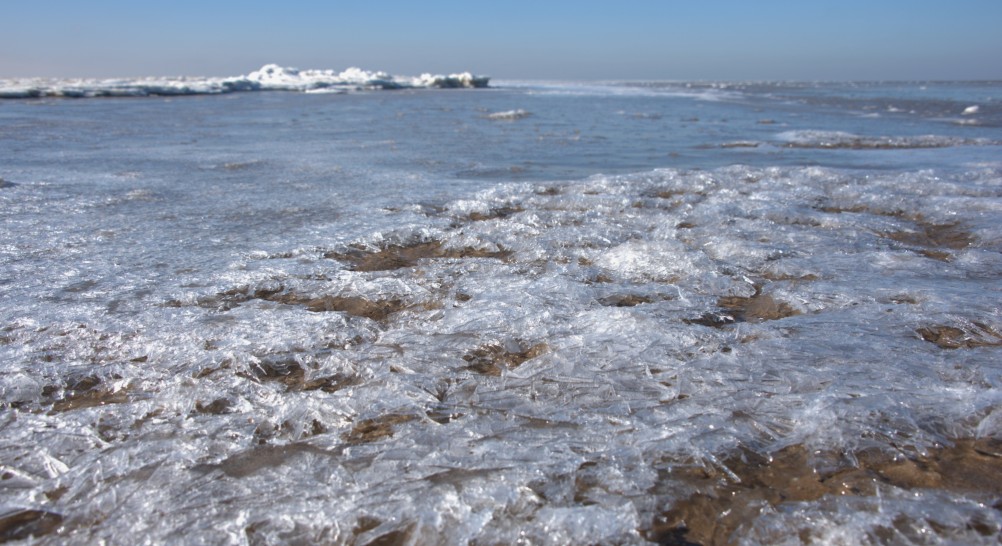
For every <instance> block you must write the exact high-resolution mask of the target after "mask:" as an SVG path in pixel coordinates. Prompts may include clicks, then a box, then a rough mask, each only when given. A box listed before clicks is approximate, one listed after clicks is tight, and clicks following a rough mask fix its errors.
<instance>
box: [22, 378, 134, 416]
mask: <svg viewBox="0 0 1002 546" xmlns="http://www.w3.org/2000/svg"><path fill="white" fill-rule="evenodd" d="M42 396H43V399H49V400H52V407H51V409H50V413H62V412H65V411H73V410H78V409H84V408H92V407H96V406H105V405H109V404H122V403H125V402H128V401H129V394H128V392H127V390H126V389H119V388H116V387H115V386H113V385H108V384H107V383H106V382H105V381H104V380H103V379H101V378H99V377H97V376H94V375H89V376H86V377H83V378H78V379H74V380H72V381H70V382H69V384H67V385H66V387H65V388H63V387H61V386H58V385H48V386H45V387H43V388H42Z"/></svg>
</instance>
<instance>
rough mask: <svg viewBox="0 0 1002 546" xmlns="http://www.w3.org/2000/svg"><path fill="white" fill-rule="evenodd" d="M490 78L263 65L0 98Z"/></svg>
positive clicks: (0, 86) (89, 82) (336, 88)
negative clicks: (234, 72)
mask: <svg viewBox="0 0 1002 546" xmlns="http://www.w3.org/2000/svg"><path fill="white" fill-rule="evenodd" d="M489 80H490V78H489V77H487V76H475V75H473V74H471V73H469V72H464V73H460V74H450V75H447V76H446V75H435V74H422V75H420V76H416V77H409V76H392V75H390V74H387V73H385V72H370V71H367V70H362V69H360V68H349V69H347V70H344V71H342V72H338V71H336V70H299V69H296V68H289V67H283V66H279V65H276V64H268V65H265V66H263V67H261V68H260V69H258V70H255V71H254V72H251V73H250V74H246V75H243V76H236V77H222V78H220V77H204V78H201V77H156V78H122V79H47V78H22V79H7V80H0V98H5V99H23V98H41V97H75V98H80V97H143V96H154V95H204V94H221V93H235V92H246V91H304V92H347V91H351V90H357V89H413V88H478V87H487V85H488V83H489Z"/></svg>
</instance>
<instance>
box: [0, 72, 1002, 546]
mask: <svg viewBox="0 0 1002 546" xmlns="http://www.w3.org/2000/svg"><path fill="white" fill-rule="evenodd" d="M266 68H267V67H266ZM279 72H280V71H279ZM275 73H276V69H274V68H273V69H272V72H271V74H272V75H274V74H275ZM283 74H286V75H288V74H292V75H293V76H296V75H298V74H299V73H297V72H294V71H291V72H290V71H287V72H283ZM313 75H315V74H313ZM321 75H323V74H321ZM327 76H329V77H331V78H333V77H334V76H336V74H334V73H328V74H327ZM384 76H385V75H383V76H379V78H382V79H381V80H380V81H385V80H387V78H386V77H384ZM338 77H341V76H338ZM368 77H369V78H370V80H365V79H364V78H362V77H358V78H356V80H358V81H356V80H352V82H354V83H352V84H351V85H348V84H343V85H342V84H341V83H339V84H338V85H334V84H331V83H329V82H328V83H327V84H324V85H322V86H318V85H313V84H311V85H310V86H303V85H298V86H297V85H293V84H291V83H289V82H288V81H287V80H282V82H284V83H283V84H282V86H279V87H280V88H281V89H284V91H270V92H266V91H267V90H268V89H270V88H268V87H267V86H260V85H258V86H257V87H255V86H253V85H243V84H241V85H230V87H226V86H225V85H222V84H219V85H216V84H214V85H215V86H213V85H208V86H206V85H202V84H203V83H204V82H201V83H198V82H196V83H198V85H194V84H191V85H188V86H187V87H183V88H182V89H181V91H177V87H176V86H175V87H173V88H171V89H174V91H173V92H167V91H169V90H167V91H165V89H166V88H165V87H164V86H163V84H162V82H161V83H160V84H158V85H159V86H160V87H150V86H149V85H147V86H146V87H143V86H141V85H136V84H135V82H126V83H127V84H128V85H125V87H124V88H126V89H127V90H130V91H129V92H128V93H124V92H115V93H112V92H101V91H100V90H101V89H107V88H108V84H107V83H100V82H98V83H95V82H90V83H87V82H84V83H80V82H75V83H73V89H75V90H76V91H74V92H69V93H67V92H58V90H59V89H63V88H65V87H66V86H67V85H68V84H66V83H65V82H62V83H60V82H54V83H53V82H48V83H46V84H45V85H42V84H40V83H39V82H27V83H26V82H6V83H5V85H6V87H3V86H0V87H3V88H4V89H5V90H6V94H5V95H4V96H8V97H23V98H26V99H25V100H7V101H2V102H0V179H2V182H0V219H2V229H0V299H2V302H3V304H2V306H0V397H2V400H0V402H2V409H0V431H2V434H0V471H2V480H0V489H2V490H3V495H2V499H0V512H3V514H4V515H2V516H0V521H2V522H3V525H2V529H0V533H3V535H2V536H3V537H4V538H6V539H24V538H28V537H29V536H36V537H38V539H39V540H40V541H41V542H42V543H67V542H69V543H96V542H102V541H103V542H110V543H135V542H141V541H148V542H157V543H163V542H166V543H190V542H199V543H202V542H204V543H212V544H243V543H253V544H260V543H290V542H301V543H358V544H365V543H370V542H378V541H389V542H398V543H415V544H426V543H466V542H475V543H478V544H495V543H498V544H500V543H526V544H565V543H644V542H646V541H654V540H664V536H665V535H663V534H662V535H658V530H657V528H658V522H662V521H668V520H667V519H666V518H669V516H670V515H671V514H672V513H673V512H672V510H673V509H676V510H677V507H678V506H680V505H681V504H682V503H685V502H691V501H692V500H693V499H694V498H697V497H698V496H699V495H705V496H707V497H708V498H709V497H714V496H719V495H722V494H725V493H722V492H733V491H734V490H735V489H734V488H736V487H749V488H751V489H754V484H753V483H749V480H748V478H747V477H745V478H744V481H743V482H742V475H740V474H741V473H740V471H738V470H736V468H732V467H733V466H734V465H733V464H732V463H729V462H728V461H734V460H737V459H735V458H736V457H737V458H738V459H740V460H744V461H748V460H749V457H762V458H765V460H767V461H768V460H773V459H770V458H772V457H779V455H777V454H781V453H789V452H790V450H792V449H798V450H803V451H804V452H805V453H808V454H809V455H810V456H809V457H808V462H807V463H806V467H807V468H808V474H810V473H812V472H813V473H818V472H826V471H827V470H826V469H829V470H830V468H832V467H833V465H834V466H835V467H838V468H843V469H852V468H856V467H859V466H860V465H863V463H862V462H859V461H862V459H860V458H858V457H861V456H862V454H864V453H870V452H878V453H882V454H885V455H886V454H890V456H891V457H892V458H898V459H900V460H902V461H907V460H924V459H922V457H927V456H929V454H930V453H936V452H937V450H941V449H948V448H951V447H952V446H955V445H956V444H957V442H964V441H978V442H982V443H981V444H978V445H980V446H982V447H981V448H980V449H981V451H979V453H981V455H982V456H985V457H998V456H999V455H998V453H994V455H993V454H992V453H991V448H984V446H985V445H988V446H996V445H997V444H994V443H991V441H993V440H998V439H999V438H1000V437H1002V409H1000V405H1002V390H1000V388H1002V364H1000V359H999V356H1000V353H999V351H1000V350H1002V349H1000V346H1002V311H1000V302H1002V284H1000V277H1002V155H1000V152H1002V85H1000V84H998V83H992V82H987V83H942V82H940V83H937V82H909V83H861V84H847V83H832V84H793V83H728V84H713V83H679V82H652V83H639V82H603V83H573V82H571V83H568V82H514V81H513V82H503V81H502V82H492V84H491V87H490V88H480V89H440V88H438V87H443V85H423V84H421V85H417V84H413V81H414V80H406V82H407V85H371V80H372V78H373V76H371V75H369V76H368ZM379 78H376V79H379ZM258 79H259V80H261V78H258ZM341 79H342V80H343V79H345V78H344V77H341ZM272 80H274V77H273V78H272ZM272 80H269V81H272ZM172 81H173V80H172ZM213 81H214V82H216V80H213ZM241 81H243V80H241ZM255 81H257V80H255ZM310 81H313V80H310ZM324 81H327V80H324ZM337 81H338V82H340V81H341V80H337ZM359 81H361V82H362V83H358V82H359ZM393 81H396V82H400V81H404V80H393ZM423 81H432V82H435V81H438V82H440V83H441V81H447V80H435V79H434V78H431V79H430V80H423ZM465 81H470V80H465ZM367 82H368V83H367ZM190 83H191V82H189V84H190ZM210 83H211V82H210ZM216 83H217V84H218V82H216ZM349 83H351V82H349ZM419 83H420V82H419ZM484 83H485V82H484ZM60 85H62V86H63V87H60ZM88 85H89V86H90V87H88ZM116 85H117V87H115V89H122V88H123V87H122V84H121V82H119V83H118V84H116ZM129 85H131V87H129ZM102 86H103V87H102ZM444 86H445V87H452V85H444ZM25 89H28V90H29V91H27V92H26V91H25ZM32 89H34V90H35V91H30V90H32ZM39 89H41V90H42V91H39ZM53 89H56V90H57V91H52V90H53ZM81 89H82V91H81ZM135 89H141V90H143V91H142V92H135V91H134V90H135ZM387 89H394V90H387ZM95 90H96V91H95ZM305 90H312V91H316V90H326V91H332V90H333V91H337V92H336V93H335V92H326V93H312V92H311V93H306V92H302V91H305ZM43 91H44V92H43ZM120 94H129V95H139V96H138V97H119V98H82V99H67V98H61V97H55V98H53V97H51V96H49V95H62V96H67V95H70V96H83V97H88V96H100V95H120ZM165 95H169V96H165ZM32 97H34V98H32ZM984 442H989V443H987V444H985V443H984ZM986 449H988V451H987V452H986V451H985V450H986ZM776 460H779V459H776ZM832 461H835V462H832ZM840 465H841V466H840ZM693 472H697V473H700V478H699V479H693V478H692V476H693V475H694V474H693ZM700 480H702V481H700ZM867 483H868V484H869V485H867V486H866V487H863V488H862V489H858V488H857V489H856V490H853V489H851V488H850V489H847V490H845V491H842V494H839V495H835V494H825V495H816V496H813V497H811V498H803V499H791V500H790V501H788V502H782V499H780V500H775V499H773V501H769V502H766V501H764V500H763V501H761V502H759V503H758V504H754V503H753V507H754V508H755V510H754V511H753V512H751V513H750V514H751V515H749V516H748V517H746V518H745V519H744V520H742V521H740V522H738V524H736V526H732V527H730V528H728V531H727V532H728V534H727V535H726V536H723V537H718V538H719V539H721V540H726V541H731V542H742V543H748V544H768V543H775V542H776V541H777V540H778V539H782V540H786V541H788V542H791V541H792V542H797V541H799V540H813V541H816V542H825V541H830V542H836V543H839V542H841V543H857V542H874V543H879V542H890V543H905V542H907V541H913V542H915V541H918V543H923V544H937V543H961V542H963V543H976V542H979V541H980V542H984V543H996V542H995V540H996V538H995V535H996V533H998V531H999V529H1000V528H1002V513H1000V512H999V504H998V501H999V498H998V491H994V493H993V492H992V491H991V490H990V489H988V490H979V489H978V488H976V487H975V488H967V489H964V488H960V489H958V488H953V487H946V486H948V485H950V484H940V485H942V487H931V488H930V487H926V488H922V487H916V488H910V487H909V488H906V487H901V486H900V483H898V482H894V481H893V480H891V479H890V478H887V479H882V478H881V476H879V475H877V474H876V473H875V474H873V475H872V476H870V478H869V481H868V482H867ZM896 483H897V485H896ZM707 484H709V485H707ZM728 488H731V489H728ZM868 488H869V489H868ZM726 494H731V493H726ZM993 495H994V496H993ZM993 505H994V507H993ZM724 516H726V514H720V517H724ZM711 519H712V518H711ZM691 520H692V516H691V515H690V519H689V520H686V521H681V522H674V523H671V522H670V523H671V525H674V526H675V527H673V529H674V531H673V532H675V533H676V534H674V535H672V534H669V535H668V536H669V537H675V538H679V537H682V536H685V535H684V532H685V528H686V527H693V526H694V523H693V522H692V521H691ZM688 536H689V538H690V539H691V538H693V536H694V535H688ZM659 537H660V538H659Z"/></svg>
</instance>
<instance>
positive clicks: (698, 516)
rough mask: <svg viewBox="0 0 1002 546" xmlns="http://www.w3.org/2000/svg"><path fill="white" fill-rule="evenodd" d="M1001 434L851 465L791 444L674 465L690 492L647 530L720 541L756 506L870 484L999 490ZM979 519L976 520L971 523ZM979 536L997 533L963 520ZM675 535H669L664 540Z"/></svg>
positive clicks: (872, 490) (673, 476)
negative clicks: (711, 463)
mask: <svg viewBox="0 0 1002 546" xmlns="http://www.w3.org/2000/svg"><path fill="white" fill-rule="evenodd" d="M1000 453H1002V441H999V440H992V439H982V440H961V441H958V442H957V443H956V444H955V445H954V446H952V447H944V448H940V449H935V450H931V451H930V452H929V454H928V455H917V454H914V453H887V452H878V451H865V452H862V453H857V454H856V458H857V461H858V465H855V466H848V465H832V464H831V461H835V460H839V459H842V457H840V456H839V455H838V454H813V453H811V452H810V451H808V450H807V449H805V448H804V447H803V446H799V445H798V446H792V447H789V448H786V449H783V450H781V451H779V452H778V453H775V454H773V455H772V456H771V457H770V458H768V459H767V458H764V457H761V456H758V455H755V454H751V453H743V454H741V455H740V456H735V457H732V458H730V459H728V460H727V461H725V462H724V464H723V467H724V468H726V471H725V470H724V469H723V468H721V469H719V470H718V469H707V468H705V467H702V466H692V467H688V468H681V467H679V468H677V469H674V470H672V471H669V472H667V473H666V474H665V475H664V479H665V480H666V481H672V482H675V483H677V484H682V485H683V486H687V487H690V488H692V489H694V490H695V492H694V493H693V494H692V495H690V496H689V497H688V498H686V499H684V500H681V501H678V502H675V503H674V504H673V505H672V507H671V508H670V509H669V510H668V511H667V512H665V513H664V514H663V515H662V517H660V518H658V520H657V521H655V523H654V525H653V526H652V527H651V529H650V530H649V531H647V532H646V533H645V534H646V538H648V540H653V541H658V542H661V543H663V544H686V543H687V542H678V541H679V540H684V541H688V543H695V544H702V545H706V546H710V545H714V546H716V545H728V544H735V543H737V542H738V539H739V538H740V537H738V536H736V532H737V531H738V530H739V528H741V527H742V526H743V525H746V524H749V523H750V522H752V521H754V520H755V518H756V517H758V516H759V515H760V514H761V513H763V512H765V511H769V510H772V509H773V508H772V507H775V506H777V505H780V504H782V503H784V502H804V501H815V500H818V499H820V498H821V497H822V496H824V495H858V496H873V495H876V494H877V493H878V486H882V485H888V484H889V485H892V486H894V487H898V488H902V489H907V490H911V489H917V488H926V489H941V490H948V491H953V492H960V493H974V494H986V495H993V496H997V495H1000V494H1002V457H1000ZM979 526H980V527H979ZM969 527H970V528H972V529H975V530H976V531H977V532H978V533H979V534H982V535H983V536H989V537H990V536H997V535H998V533H999V532H1000V531H1002V529H997V528H995V527H994V526H993V525H991V524H989V523H986V522H971V524H970V526H969ZM672 541H675V542H672Z"/></svg>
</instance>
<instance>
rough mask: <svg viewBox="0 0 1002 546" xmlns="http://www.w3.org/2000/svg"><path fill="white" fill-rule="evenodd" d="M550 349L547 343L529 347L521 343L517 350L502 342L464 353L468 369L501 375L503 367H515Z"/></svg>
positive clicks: (485, 373)
mask: <svg viewBox="0 0 1002 546" xmlns="http://www.w3.org/2000/svg"><path fill="white" fill-rule="evenodd" d="M548 350H549V346H547V345H546V343H537V344H535V345H532V346H528V347H527V346H526V345H525V344H521V343H520V344H519V345H518V348H517V349H515V350H511V348H505V347H504V346H502V345H501V344H500V343H492V344H488V345H484V346H481V347H477V348H476V349H473V350H472V351H470V352H468V353H466V354H465V355H463V360H465V361H466V362H467V366H466V369H468V370H472V371H474V372H477V373H481V374H484V375H493V376H499V375H501V370H502V369H508V370H512V369H515V368H517V367H519V366H521V365H522V363H523V362H525V361H527V360H532V359H533V358H536V357H537V356H539V355H541V354H543V353H545V352H547V351H548Z"/></svg>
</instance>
